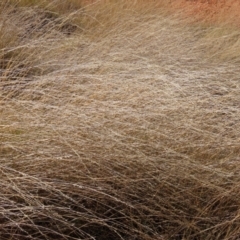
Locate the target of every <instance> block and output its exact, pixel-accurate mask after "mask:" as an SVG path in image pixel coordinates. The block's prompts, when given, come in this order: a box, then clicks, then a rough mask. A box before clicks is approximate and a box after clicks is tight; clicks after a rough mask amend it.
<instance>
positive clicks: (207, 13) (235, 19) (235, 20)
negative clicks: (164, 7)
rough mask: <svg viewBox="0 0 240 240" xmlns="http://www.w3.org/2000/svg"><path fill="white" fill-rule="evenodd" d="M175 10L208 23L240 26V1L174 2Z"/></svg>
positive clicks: (198, 0) (200, 0)
mask: <svg viewBox="0 0 240 240" xmlns="http://www.w3.org/2000/svg"><path fill="white" fill-rule="evenodd" d="M171 6H172V7H173V8H174V9H175V10H182V12H183V13H184V15H185V16H189V17H192V18H193V19H195V20H197V21H199V20H201V21H205V22H209V23H226V22H227V23H232V24H234V25H237V26H240V14H239V13H240V1H238V0H175V1H172V2H171Z"/></svg>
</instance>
